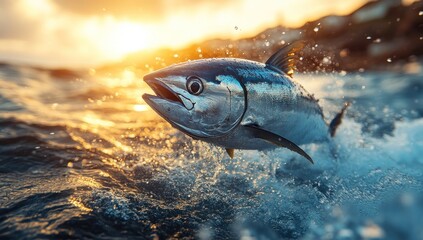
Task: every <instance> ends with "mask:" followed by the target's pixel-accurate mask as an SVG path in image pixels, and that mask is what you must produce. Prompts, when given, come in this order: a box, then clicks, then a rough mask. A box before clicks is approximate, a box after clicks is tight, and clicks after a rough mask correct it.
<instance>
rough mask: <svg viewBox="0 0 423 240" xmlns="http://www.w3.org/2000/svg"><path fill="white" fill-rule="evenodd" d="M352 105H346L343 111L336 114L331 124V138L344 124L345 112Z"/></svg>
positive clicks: (348, 103)
mask: <svg viewBox="0 0 423 240" xmlns="http://www.w3.org/2000/svg"><path fill="white" fill-rule="evenodd" d="M350 105H351V103H350V102H346V103H344V106H343V107H342V109H341V111H340V112H339V113H338V114H336V116H335V117H334V118H333V119H332V121H331V122H330V124H329V133H330V136H331V137H333V136H335V133H336V129H337V128H338V127H339V125H341V123H342V117H343V116H344V113H345V110H347V108H348V107H349V106H350Z"/></svg>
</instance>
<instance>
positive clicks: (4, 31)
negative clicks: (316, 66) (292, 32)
mask: <svg viewBox="0 0 423 240" xmlns="http://www.w3.org/2000/svg"><path fill="white" fill-rule="evenodd" d="M367 1H368V0H260V1H257V0H210V1H208V0H154V1H153V0H90V1H86V0H1V1H0V61H1V62H12V63H24V64H35V65H39V66H46V67H86V66H97V65H100V64H104V63H108V62H113V61H119V60H120V59H122V58H124V57H125V56H126V55H127V54H129V53H132V52H136V51H141V50H152V49H156V48H162V47H168V48H179V47H183V46H186V45H189V44H191V43H194V42H200V41H202V40H206V39H210V38H231V39H237V38H242V37H250V36H254V35H256V34H257V33H259V32H260V31H262V30H264V29H266V28H269V27H274V26H276V25H284V26H287V27H299V26H301V25H303V24H304V23H305V22H307V21H311V20H315V19H318V18H319V17H322V16H325V15H328V14H337V15H345V14H348V13H350V12H352V11H353V10H355V9H356V8H358V7H359V6H361V5H363V4H364V3H365V2H367Z"/></svg>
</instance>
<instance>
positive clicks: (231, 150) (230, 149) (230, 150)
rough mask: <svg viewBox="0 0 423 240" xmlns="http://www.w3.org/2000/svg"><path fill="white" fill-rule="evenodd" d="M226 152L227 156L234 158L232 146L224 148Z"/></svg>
mask: <svg viewBox="0 0 423 240" xmlns="http://www.w3.org/2000/svg"><path fill="white" fill-rule="evenodd" d="M225 149H226V152H227V153H228V155H229V157H230V158H231V159H232V158H234V149H233V148H225Z"/></svg>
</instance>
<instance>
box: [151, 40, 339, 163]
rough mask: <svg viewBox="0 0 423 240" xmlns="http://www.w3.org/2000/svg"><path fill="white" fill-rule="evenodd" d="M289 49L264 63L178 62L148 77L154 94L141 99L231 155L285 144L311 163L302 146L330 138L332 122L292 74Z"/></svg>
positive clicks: (228, 60) (189, 132) (233, 60)
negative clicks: (325, 116)
mask: <svg viewBox="0 0 423 240" xmlns="http://www.w3.org/2000/svg"><path fill="white" fill-rule="evenodd" d="M291 50H292V49H291V48H283V49H281V50H279V51H278V52H277V53H275V54H274V55H273V56H272V57H271V58H269V60H268V61H267V62H266V63H265V64H263V63H259V62H254V61H250V60H244V59H236V58H212V59H202V60H195V61H189V62H185V63H180V64H176V65H173V66H170V67H167V68H164V69H161V70H159V71H156V72H153V73H150V74H148V75H146V76H144V81H145V82H146V83H147V84H148V85H149V86H150V87H151V88H152V89H153V91H154V92H155V93H156V95H149V94H144V95H143V98H144V100H145V101H146V103H147V104H149V105H150V106H151V107H152V108H153V109H154V110H155V111H156V112H157V113H158V114H159V115H161V116H162V117H163V118H164V119H165V120H167V121H168V122H169V123H170V124H171V125H172V126H174V127H175V128H177V129H179V130H181V131H182V132H184V133H186V134H187V135H189V136H191V137H193V138H194V139H199V140H202V141H205V142H209V143H212V144H215V145H219V146H222V147H224V148H226V149H227V151H228V153H229V154H230V155H233V149H257V150H263V149H269V148H274V147H286V148H288V149H290V150H292V151H295V152H297V153H299V154H301V155H302V156H304V157H305V158H307V159H308V160H310V161H312V160H311V157H310V156H308V154H306V153H305V152H304V151H303V150H302V149H301V148H300V147H299V146H298V145H302V144H308V143H316V142H323V141H327V140H328V139H330V132H331V131H330V129H329V126H330V125H328V124H326V122H325V121H324V118H323V113H322V109H321V108H320V106H319V105H318V102H317V101H316V99H314V97H313V96H312V95H310V94H309V93H308V92H307V91H306V90H305V89H304V88H303V87H302V86H301V85H300V84H299V83H297V82H296V81H294V80H293V79H292V78H291V77H290V76H289V74H288V67H289V65H287V63H288V60H287V59H289V58H287V57H286V56H287V55H288V56H289V54H290V52H291ZM342 113H343V112H342ZM335 125H336V126H337V125H339V124H335ZM336 126H335V128H336ZM333 132H334V131H333Z"/></svg>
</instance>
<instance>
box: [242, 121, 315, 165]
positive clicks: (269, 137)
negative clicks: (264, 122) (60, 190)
mask: <svg viewBox="0 0 423 240" xmlns="http://www.w3.org/2000/svg"><path fill="white" fill-rule="evenodd" d="M245 127H246V128H247V129H248V130H249V131H250V132H251V133H252V134H253V136H254V137H255V138H261V139H263V140H266V141H268V142H270V143H273V144H275V145H277V146H280V147H284V148H288V149H289V150H291V151H294V152H296V153H298V154H300V155H301V156H303V157H305V158H306V159H307V160H309V161H310V162H311V163H312V164H314V162H313V159H311V157H310V156H309V155H308V154H307V153H306V152H304V150H302V149H301V148H300V147H298V146H297V145H296V144H295V143H293V142H291V141H289V140H288V139H286V138H284V137H282V136H279V135H277V134H274V133H272V132H269V131H266V130H264V129H261V128H259V127H257V126H255V125H246V126H245Z"/></svg>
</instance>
